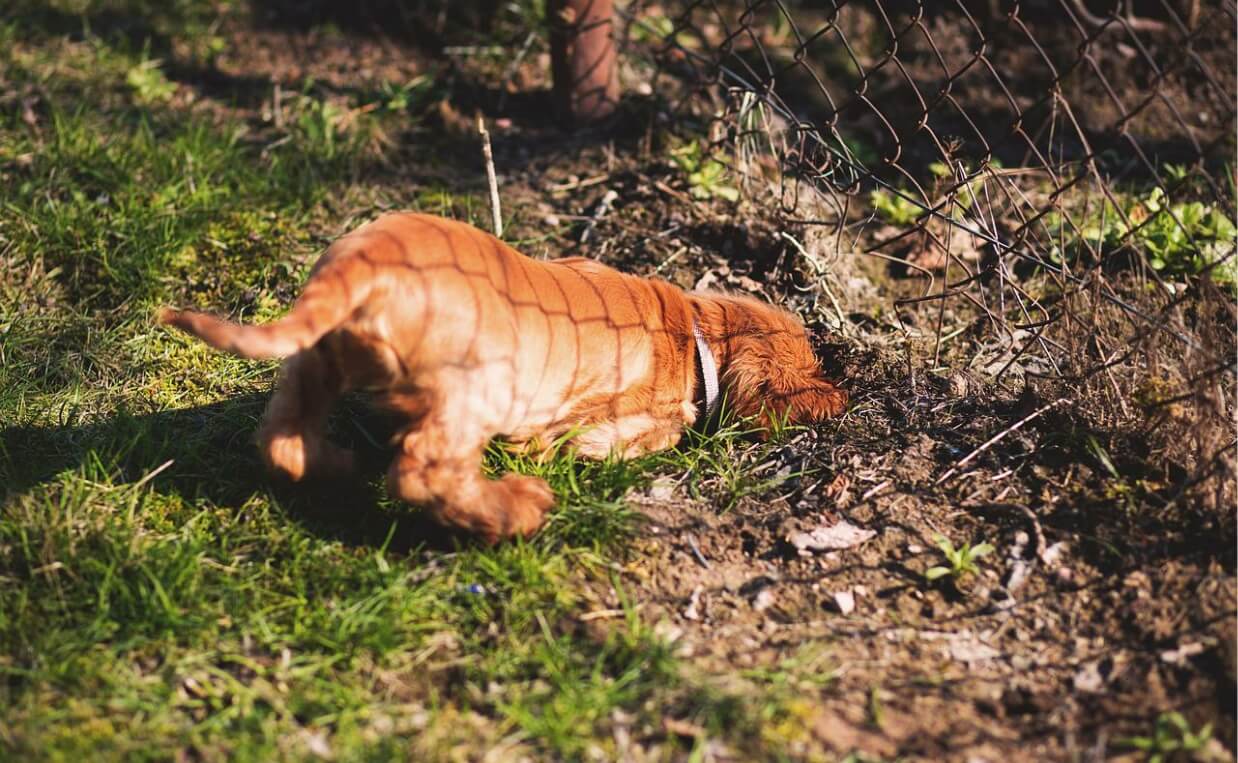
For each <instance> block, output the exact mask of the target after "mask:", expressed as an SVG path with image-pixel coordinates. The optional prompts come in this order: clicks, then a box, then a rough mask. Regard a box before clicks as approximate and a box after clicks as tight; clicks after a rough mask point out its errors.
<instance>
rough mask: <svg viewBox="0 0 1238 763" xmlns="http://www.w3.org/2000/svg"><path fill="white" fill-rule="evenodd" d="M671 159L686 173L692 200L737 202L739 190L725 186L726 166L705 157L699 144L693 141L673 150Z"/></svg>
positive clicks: (703, 150) (710, 157)
mask: <svg viewBox="0 0 1238 763" xmlns="http://www.w3.org/2000/svg"><path fill="white" fill-rule="evenodd" d="M671 159H672V160H673V161H674V162H675V165H676V166H677V167H679V169H680V170H681V171H682V172H685V173H687V175H688V184H689V185H690V186H691V188H692V196H693V198H696V199H712V198H719V199H725V200H727V201H732V202H734V201H738V200H739V189H738V188H735V187H734V186H731V185H727V184H726V176H727V166H726V165H725V164H723V163H722V162H720V161H718V160H717V159H715V158H713V157H712V156H709V155H707V154H706V151H705V149H704V147H703V144H702V143H701V142H699V141H693V142H691V143H688V144H686V145H684V146H681V147H679V148H677V149H675V150H674V151H672V152H671Z"/></svg>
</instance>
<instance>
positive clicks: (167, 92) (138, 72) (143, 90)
mask: <svg viewBox="0 0 1238 763" xmlns="http://www.w3.org/2000/svg"><path fill="white" fill-rule="evenodd" d="M161 63H162V61H159V60H155V59H152V60H147V61H143V62H141V63H140V64H138V65H137V66H134V67H131V68H130V69H129V71H128V72H126V73H125V84H127V85H128V86H129V89H131V90H132V91H133V94H134V95H135V96H136V97H137V99H138V100H139V101H141V102H142V103H161V102H163V101H168V100H171V98H172V96H173V95H174V94H175V93H176V83H175V82H169V81H168V78H167V77H165V76H164V74H163V70H162V69H160V68H159V65H160V64H161Z"/></svg>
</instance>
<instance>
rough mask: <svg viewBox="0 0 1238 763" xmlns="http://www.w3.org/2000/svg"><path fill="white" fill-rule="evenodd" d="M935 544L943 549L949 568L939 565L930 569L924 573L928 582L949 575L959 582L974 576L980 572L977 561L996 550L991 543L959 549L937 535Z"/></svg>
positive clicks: (934, 538) (969, 545)
mask: <svg viewBox="0 0 1238 763" xmlns="http://www.w3.org/2000/svg"><path fill="white" fill-rule="evenodd" d="M933 542H934V543H936V544H937V548H939V549H941V553H942V554H943V555H944V556H945V557H946V562H947V563H948V565H949V566H943V565H937V566H935V567H929V568H928V569H927V570H925V571H924V577H925V579H927V580H930V581H933V580H937V579H938V578H942V577H945V576H946V575H949V576H950V577H951V578H952V579H954V580H959V579H961V578H963V577H965V576H967V575H974V574H976V573H978V572H980V567H979V566H978V565H977V564H976V562H977V560H979V559H981V558H982V557H985V556H988V555H989V554H991V553H993V551H994V548H993V546H992V545H991V544H989V543H978V544H976V545H975V546H973V545H971V543H964V544H963V545H962V546H959V547H958V548H955V547H954V544H953V543H952V542H951V541H950V539H949V538H947V537H946V536H944V535H941V534H940V533H939V534H935V535H934V536H933Z"/></svg>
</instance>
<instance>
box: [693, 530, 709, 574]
mask: <svg viewBox="0 0 1238 763" xmlns="http://www.w3.org/2000/svg"><path fill="white" fill-rule="evenodd" d="M688 547H689V548H691V549H692V555H693V556H695V557H696V560H697V561H698V562H700V563H701V566H702V567H704V568H705V569H709V560H708V559H706V558H705V555H704V554H702V553H701V548H700V546H698V545H696V538H695V537H694V536H691V535H689V536H688Z"/></svg>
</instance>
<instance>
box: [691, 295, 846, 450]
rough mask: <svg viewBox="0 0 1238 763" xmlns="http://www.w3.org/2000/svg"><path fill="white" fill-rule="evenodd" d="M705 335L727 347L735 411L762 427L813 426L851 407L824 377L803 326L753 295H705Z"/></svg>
mask: <svg viewBox="0 0 1238 763" xmlns="http://www.w3.org/2000/svg"><path fill="white" fill-rule="evenodd" d="M699 298H700V299H701V300H702V301H703V302H708V303H709V306H708V307H705V306H703V309H702V310H701V311H700V320H701V321H702V322H703V323H705V324H706V325H704V326H702V329H703V330H704V331H705V334H706V336H708V337H710V338H711V339H712V340H714V341H715V342H717V343H718V344H719V346H720V348H721V349H722V357H720V358H719V360H720V361H721V362H722V368H721V372H722V373H721V376H722V383H723V388H724V390H725V391H726V394H727V400H728V401H729V404H730V406H731V408H732V409H733V410H734V411H735V412H736V413H738V414H740V415H741V416H745V417H755V418H756V419H757V420H758V421H759V422H760V423H761V424H762V425H763V426H766V427H769V426H770V425H771V424H773V423H774V422H775V421H780V420H782V421H786V422H787V423H790V424H811V423H815V422H818V421H822V420H823V419H826V418H828V417H830V416H836V415H838V414H839V413H842V411H843V410H844V409H845V408H846V405H847V393H846V392H844V391H842V390H841V389H839V388H838V387H836V386H835V385H834V384H833V383H832V382H830V381H829V380H828V379H826V378H825V375H824V374H823V372H822V370H821V362H820V360H818V358H817V356H816V355H815V354H814V353H813V350H812V345H811V343H810V342H809V339H808V333H807V331H806V330H805V328H804V324H803V323H801V322H800V321H799V319H798V318H796V317H795V316H794V315H792V314H791V313H789V312H787V311H785V310H781V309H779V308H777V307H774V306H773V305H768V304H766V303H764V302H759V301H757V300H755V299H750V298H748V297H735V296H725V295H700V296H699Z"/></svg>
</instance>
